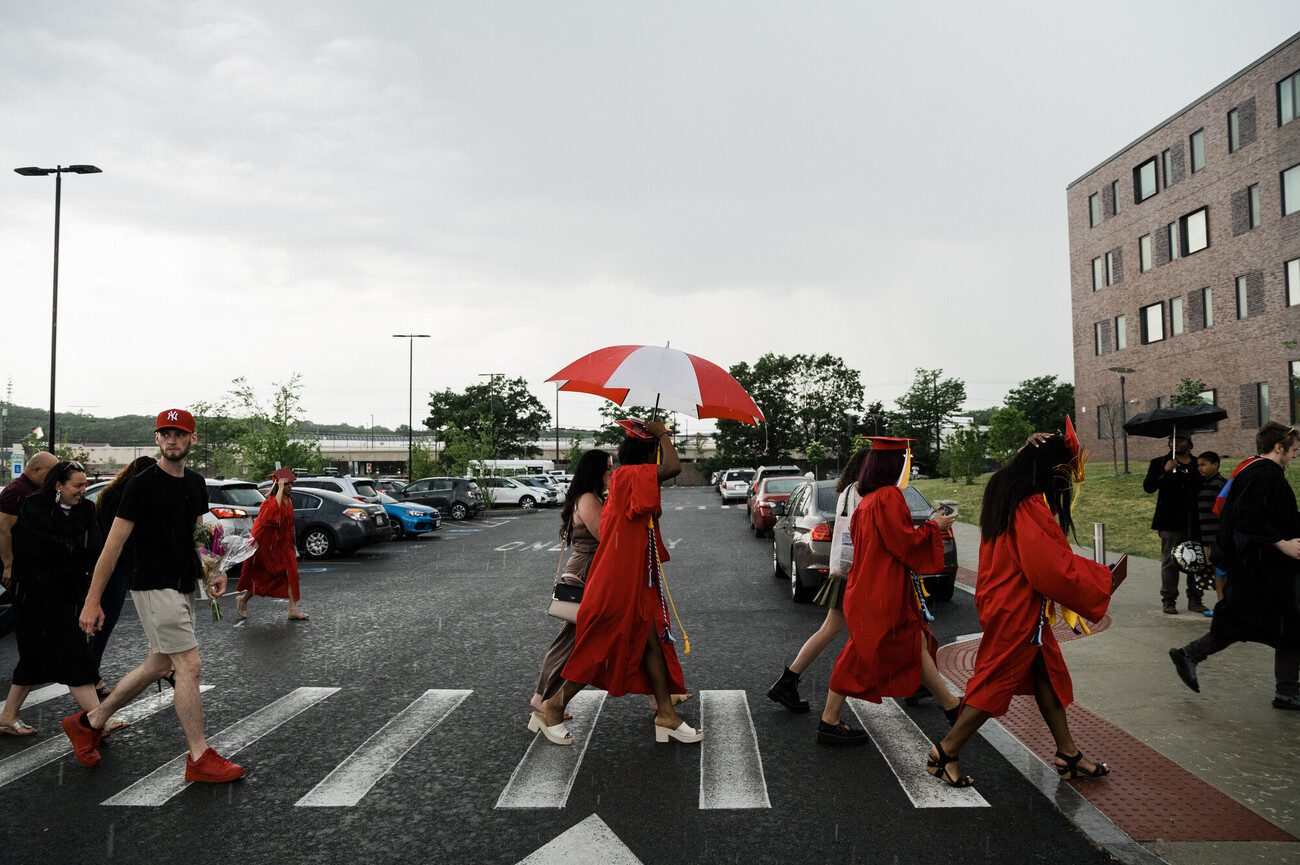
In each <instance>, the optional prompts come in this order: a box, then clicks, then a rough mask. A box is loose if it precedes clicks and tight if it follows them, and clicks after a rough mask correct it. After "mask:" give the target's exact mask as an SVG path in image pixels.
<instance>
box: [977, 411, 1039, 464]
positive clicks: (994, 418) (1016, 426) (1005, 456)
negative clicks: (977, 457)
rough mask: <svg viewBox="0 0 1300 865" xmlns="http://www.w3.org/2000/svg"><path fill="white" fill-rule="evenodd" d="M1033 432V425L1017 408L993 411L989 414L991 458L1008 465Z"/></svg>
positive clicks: (989, 448) (989, 453) (989, 452)
mask: <svg viewBox="0 0 1300 865" xmlns="http://www.w3.org/2000/svg"><path fill="white" fill-rule="evenodd" d="M1033 432H1035V429H1034V426H1033V424H1031V423H1030V422H1029V421H1028V420H1027V419H1026V418H1025V414H1024V412H1022V411H1021V410H1020V409H1018V408H1016V407H1015V406H1004V407H1002V408H995V409H993V410H992V412H990V414H989V432H988V455H989V457H990V458H991V459H993V460H994V461H995V462H997V463H1000V464H1001V465H1006V464H1007V463H1008V462H1010V461H1011V458H1012V457H1013V456H1015V455H1016V451H1018V450H1020V448H1021V446H1022V445H1024V443H1025V439H1027V438H1029V436H1030V434H1031V433H1033ZM1043 432H1046V430H1043Z"/></svg>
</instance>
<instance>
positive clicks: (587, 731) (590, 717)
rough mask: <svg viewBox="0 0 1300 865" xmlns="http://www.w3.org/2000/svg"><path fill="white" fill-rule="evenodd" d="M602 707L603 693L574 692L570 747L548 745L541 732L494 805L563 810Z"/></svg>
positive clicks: (566, 723) (534, 738)
mask: <svg viewBox="0 0 1300 865" xmlns="http://www.w3.org/2000/svg"><path fill="white" fill-rule="evenodd" d="M604 705H605V692H604V691H591V690H588V691H580V692H578V694H577V695H576V696H575V697H574V698H573V699H572V700H570V701H569V712H570V713H572V715H573V719H572V720H570V721H566V722H565V725H566V726H567V727H568V728H569V732H570V733H572V734H573V744H572V745H552V744H551V743H550V742H548V741H546V737H545V736H543V735H542V734H541V733H538V734H537V735H536V736H534V737H533V741H532V744H530V745H529V746H528V750H527V751H526V752H525V753H524V758H523V759H522V760H520V761H519V765H518V766H516V767H515V771H514V774H513V775H511V776H510V783H509V784H506V788H505V789H504V790H502V791H501V796H500V798H498V799H497V805H496V806H497V807H498V808H563V807H564V804H565V802H567V801H568V800H569V791H570V790H572V789H573V782H574V779H576V778H577V777H578V769H579V768H580V767H581V766H582V758H583V755H585V754H586V753H587V743H588V742H590V741H591V732H592V731H593V730H595V729H596V719H597V718H599V717H600V710H601V708H602V707H603V706H604ZM543 849H545V848H543ZM539 852H540V851H539ZM538 861H551V860H549V859H548V860H538ZM557 861H558V860H557Z"/></svg>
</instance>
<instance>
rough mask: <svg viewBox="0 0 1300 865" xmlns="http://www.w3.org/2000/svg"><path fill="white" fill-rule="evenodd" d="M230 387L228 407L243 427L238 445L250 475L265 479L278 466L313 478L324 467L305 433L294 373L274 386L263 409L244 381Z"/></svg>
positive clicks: (313, 440) (298, 381) (313, 441)
mask: <svg viewBox="0 0 1300 865" xmlns="http://www.w3.org/2000/svg"><path fill="white" fill-rule="evenodd" d="M232 384H233V386H232V387H231V390H230V400H231V403H232V404H233V406H234V407H235V411H237V412H239V413H241V414H242V415H243V420H244V422H245V424H246V426H245V427H244V429H243V431H242V432H241V433H240V435H239V439H238V445H239V449H240V452H241V454H242V462H243V464H244V465H245V467H247V469H248V471H249V474H250V475H252V476H253V477H255V478H260V477H264V476H265V475H268V474H270V473H271V472H272V471H274V470H275V467H276V464H277V463H278V464H279V465H280V466H283V467H285V468H301V469H306V470H307V471H308V472H311V473H313V474H315V473H317V472H319V471H320V470H321V469H322V468H323V467H324V465H325V457H324V455H323V454H322V453H321V450H320V445H319V444H318V443H317V442H316V438H315V436H313V435H312V434H311V433H309V432H308V431H307V430H306V423H305V421H304V418H303V415H302V376H301V375H299V374H298V373H294V374H293V376H292V377H291V378H290V379H289V380H288V381H286V382H275V383H274V385H273V386H274V388H275V392H274V394H273V395H272V397H271V404H270V406H269V407H263V405H262V403H261V401H260V400H259V399H258V397H257V394H256V392H255V391H254V390H253V387H252V385H250V384H249V383H248V381H247V380H246V379H244V378H242V377H240V378H237V379H235V380H234V382H233V383H232Z"/></svg>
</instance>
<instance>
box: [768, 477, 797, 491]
mask: <svg viewBox="0 0 1300 865" xmlns="http://www.w3.org/2000/svg"><path fill="white" fill-rule="evenodd" d="M801 483H803V478H775V479H773V480H770V481H767V482H765V483H764V484H763V491H764V492H767V493H777V494H783V493H790V492H794V488H795V487H797V486H799V484H801Z"/></svg>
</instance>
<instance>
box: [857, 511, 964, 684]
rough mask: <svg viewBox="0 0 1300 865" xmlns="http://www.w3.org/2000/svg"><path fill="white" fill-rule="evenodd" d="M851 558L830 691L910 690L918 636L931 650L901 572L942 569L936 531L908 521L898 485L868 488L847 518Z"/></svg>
mask: <svg viewBox="0 0 1300 865" xmlns="http://www.w3.org/2000/svg"><path fill="white" fill-rule="evenodd" d="M849 532H850V533H851V534H852V536H853V564H852V565H851V566H850V567H849V574H848V586H847V587H846V588H845V590H844V619H845V621H846V622H847V624H848V630H849V640H848V642H847V643H845V644H844V649H843V651H841V652H840V656H839V659H838V660H836V662H835V670H834V672H832V673H831V690H832V691H834V692H835V693H837V694H844V695H846V696H849V697H858V698H859V699H862V700H870V701H871V702H873V703H879V702H880V700H881V698H882V697H910V696H911V695H912V694H914V693H916V689H917V688H918V687H920V685H921V645H922V642H921V641H922V640H924V641H925V646H926V648H927V650H928V651H929V652H930V655H931V656H932V657H933V655H934V653H935V651H936V645H935V641H934V634H932V633H931V632H930V628H929V626H928V625H926V623H925V620H924V619H923V618H922V617H921V611H920V608H919V607H918V606H917V602H916V591H915V589H913V587H912V579H911V577H910V576H909V575H908V571H915V572H916V573H919V574H931V573H935V572H937V571H940V570H942V569H943V537H942V535H940V533H939V527H938V526H936V525H935V524H934V523H931V522H927V523H924V524H922V525H920V526H918V527H916V528H912V512H911V510H910V509H909V508H908V506H907V500H906V499H904V498H903V491H902V490H900V489H899V488H898V487H892V486H891V487H881V488H880V489H878V490H875V491H873V492H871V493H868V494H867V496H866V497H865V498H863V499H862V501H861V502H859V503H858V507H857V509H856V510H854V512H853V519H852V520H851V521H850V523H849Z"/></svg>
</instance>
